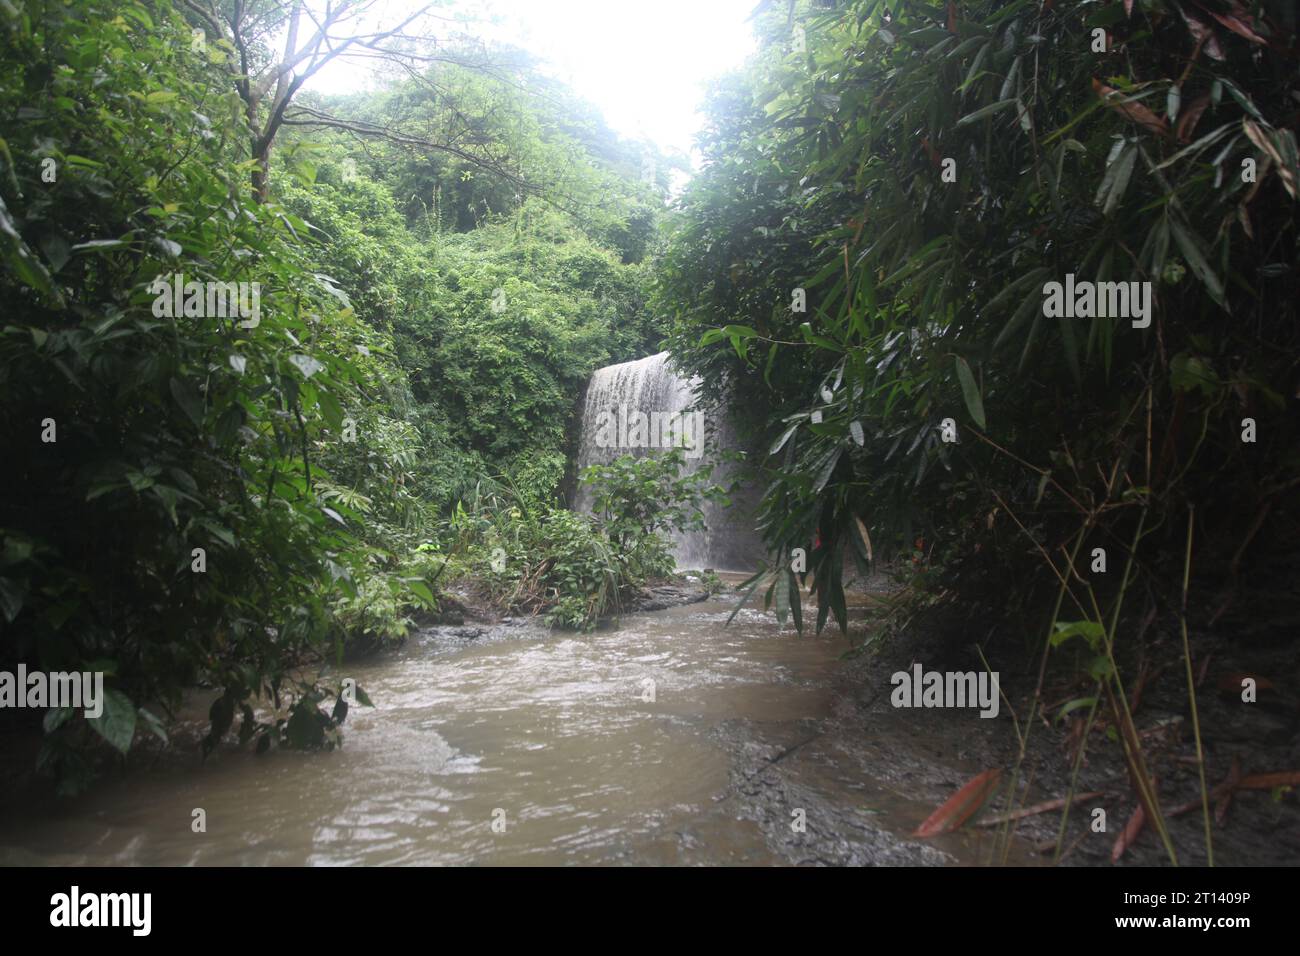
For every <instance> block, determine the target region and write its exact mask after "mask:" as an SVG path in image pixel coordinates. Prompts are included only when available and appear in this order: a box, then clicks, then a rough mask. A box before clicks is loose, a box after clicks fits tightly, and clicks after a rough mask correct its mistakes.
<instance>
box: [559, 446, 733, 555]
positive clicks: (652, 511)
mask: <svg viewBox="0 0 1300 956" xmlns="http://www.w3.org/2000/svg"><path fill="white" fill-rule="evenodd" d="M685 462H686V456H685V452H684V451H682V449H680V448H675V449H673V450H672V451H670V452H669V453H668V454H666V455H650V456H646V457H644V458H633V457H631V456H630V455H621V456H619V457H618V458H616V459H614V461H612V462H610V463H609V464H607V465H592V466H591V467H589V468H587V469H586V471H584V472H583V474H582V475H581V480H582V481H583V482H585V483H587V484H590V485H592V486H593V488H594V497H593V499H592V510H593V511H594V512H595V514H596V515H598V516H599V518H600V522H601V526H602V527H603V529H604V531H605V533H606V534H607V535H608V536H609V538H610V540H611V541H612V542H613V543H614V545H615V546H616V547H617V549H618V551H619V553H620V555H622V556H623V560H624V561H626V562H627V565H628V572H629V574H630V575H631V576H632V577H634V578H637V579H640V580H644V579H645V578H653V577H663V576H664V575H666V574H670V573H671V572H672V570H673V568H674V564H673V560H672V556H671V554H669V551H668V541H667V540H666V539H665V537H664V536H663V532H667V531H679V532H681V531H702V530H704V512H703V510H702V508H701V505H702V503H703V502H704V501H706V500H710V499H712V500H720V501H723V502H724V503H725V501H726V492H725V490H724V489H722V488H721V487H718V486H716V485H709V484H708V481H709V476H710V474H711V471H712V469H711V468H707V467H706V468H701V469H698V470H694V471H689V472H687V473H686V474H682V473H681V471H682V467H683V465H684V464H685Z"/></svg>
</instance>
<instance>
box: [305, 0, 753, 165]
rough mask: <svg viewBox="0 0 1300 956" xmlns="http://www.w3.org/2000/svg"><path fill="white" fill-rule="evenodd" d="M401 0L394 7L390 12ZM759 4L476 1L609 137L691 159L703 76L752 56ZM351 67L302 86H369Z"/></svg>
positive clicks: (334, 68)
mask: <svg viewBox="0 0 1300 956" xmlns="http://www.w3.org/2000/svg"><path fill="white" fill-rule="evenodd" d="M402 2H403V0H394V7H397V6H399V5H401V4H402ZM757 2H758V0H477V2H476V5H477V6H479V7H482V8H484V9H486V11H487V12H488V13H489V14H490V15H492V16H493V17H494V19H495V26H493V27H492V28H491V29H490V30H489V31H488V32H489V33H490V34H491V36H492V38H493V39H499V40H503V41H509V42H512V43H514V44H516V45H518V46H521V47H523V48H524V49H527V50H530V51H531V52H533V53H535V54H537V55H538V56H541V57H543V58H544V59H545V60H546V61H547V62H548V63H549V65H550V70H551V72H552V74H553V75H555V76H556V77H558V78H559V79H561V80H564V81H565V82H566V83H568V84H569V85H570V86H571V87H572V88H573V89H574V90H576V91H577V92H578V93H579V94H580V95H581V96H583V97H584V98H585V99H588V100H590V101H591V102H592V103H594V104H595V105H596V106H597V107H598V108H599V109H600V110H601V112H603V113H604V115H605V119H606V120H607V121H608V122H609V124H610V126H612V127H613V128H614V129H615V130H617V131H618V132H619V133H620V134H622V135H623V136H626V137H628V138H631V139H648V140H651V141H653V142H655V143H657V144H658V145H659V146H660V147H661V148H663V149H665V150H674V149H675V150H679V151H681V152H682V153H689V151H690V148H691V142H692V140H693V138H694V135H695V132H696V131H697V130H698V129H699V127H700V124H701V117H700V115H699V113H698V112H697V107H698V106H699V105H700V103H701V101H702V97H703V93H704V86H705V83H706V81H707V80H708V79H710V78H711V77H714V76H717V75H719V74H722V73H725V72H727V71H728V70H731V69H734V68H735V67H737V66H739V65H740V64H741V63H743V62H744V60H745V57H746V56H748V55H749V54H750V53H751V52H752V51H753V49H754V39H753V35H752V33H751V31H750V24H748V23H747V22H745V21H746V18H747V17H748V16H749V14H750V12H751V11H752V10H753V8H754V6H755V5H756V4H757ZM360 69H364V68H363V67H359V66H357V65H356V64H351V65H346V64H332V65H331V66H330V67H329V68H326V69H325V70H322V71H321V72H320V73H319V74H318V75H317V76H316V77H314V78H313V82H312V83H310V84H309V88H312V89H317V90H321V91H323V92H343V91H348V90H355V89H357V88H358V86H361V85H369V82H368V80H365V79H363V78H362V77H361V76H359V75H358V70H360Z"/></svg>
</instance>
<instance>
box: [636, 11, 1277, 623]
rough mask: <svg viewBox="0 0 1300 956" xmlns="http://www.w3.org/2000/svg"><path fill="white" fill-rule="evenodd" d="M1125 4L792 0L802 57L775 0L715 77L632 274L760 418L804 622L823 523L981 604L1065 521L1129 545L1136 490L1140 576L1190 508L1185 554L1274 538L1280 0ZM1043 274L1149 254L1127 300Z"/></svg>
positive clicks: (699, 360)
mask: <svg viewBox="0 0 1300 956" xmlns="http://www.w3.org/2000/svg"><path fill="white" fill-rule="evenodd" d="M1125 6H1126V5H1124V4H1120V3H1111V4H1106V5H1099V4H1090V3H1077V2H1058V3H1055V4H1053V5H1051V6H1050V7H1047V8H1043V7H1041V6H1040V5H1038V4H1027V3H1010V4H1008V3H1001V2H975V3H964V4H961V5H949V6H948V7H943V6H940V5H927V4H922V3H905V4H902V5H894V4H891V5H889V12H886V9H885V6H884V5H883V4H881V3H879V2H875V0H856V2H851V3H848V4H843V5H840V6H839V7H838V8H837V9H835V10H824V9H822V8H820V7H819V6H816V5H805V4H799V5H797V6H796V7H795V16H796V18H797V19H798V21H799V22H800V23H801V25H802V26H803V27H804V29H805V32H806V36H807V52H806V53H805V54H802V55H800V54H794V53H791V52H789V44H788V42H787V41H788V37H789V20H788V13H789V11H788V10H787V7H786V5H784V4H782V5H779V8H780V9H779V10H777V9H776V8H775V7H773V8H772V9H771V10H770V11H766V12H763V13H762V14H761V15H760V17H759V24H760V29H761V30H763V31H765V33H766V36H767V42H766V45H765V48H764V51H763V52H762V54H761V55H760V57H759V58H758V60H757V62H756V63H755V65H754V67H753V68H752V69H751V70H750V71H749V72H748V73H747V74H746V75H744V76H742V77H737V78H732V79H730V80H727V81H725V82H724V83H723V84H721V85H720V86H719V87H718V88H717V90H716V91H715V93H714V98H713V106H712V110H711V126H710V129H709V134H708V136H707V137H706V140H705V143H704V148H705V152H706V165H705V169H704V171H703V173H702V174H701V176H700V177H698V179H697V180H696V181H694V182H693V183H692V184H691V186H690V188H689V189H688V190H687V192H686V194H685V196H684V197H683V199H682V201H681V204H680V206H681V208H680V210H679V213H678V214H677V216H676V217H675V221H674V223H673V225H672V230H671V231H672V235H671V242H670V245H669V248H668V250H667V251H666V252H665V255H664V258H663V262H662V268H661V270H660V273H659V281H660V286H659V290H658V292H657V296H656V299H655V302H654V304H655V307H656V309H657V310H658V311H662V312H664V313H666V314H669V315H671V317H672V320H673V323H674V327H673V331H672V334H671V341H672V350H673V351H674V354H675V355H676V357H677V359H678V361H679V363H680V364H681V365H682V366H683V367H685V368H687V369H688V370H690V371H692V372H695V373H697V374H699V375H701V376H702V377H703V378H704V380H705V383H706V388H707V389H709V390H710V391H711V392H712V393H714V394H721V393H722V389H723V386H724V383H725V384H727V385H728V386H729V387H731V388H734V389H736V390H737V391H736V394H737V395H738V401H737V404H738V405H739V406H740V407H741V409H742V410H746V411H750V412H752V416H751V417H752V420H753V425H754V427H756V428H758V429H760V430H761V431H762V432H764V433H765V434H766V435H768V436H769V438H768V440H769V442H770V443H771V449H772V452H773V457H772V464H773V467H774V469H775V475H774V477H775V481H774V483H773V485H772V487H771V489H770V490H769V492H768V494H767V496H766V499H765V505H764V512H763V516H764V523H765V524H764V527H765V534H766V536H767V540H768V542H769V544H770V545H771V547H772V550H773V552H774V554H775V555H776V557H777V562H778V563H777V565H776V566H777V567H788V560H789V551H790V550H791V549H793V548H795V547H802V548H808V547H809V545H810V543H811V544H812V545H813V548H812V551H811V552H810V560H809V573H810V574H811V575H812V577H813V579H814V580H815V582H816V589H817V592H818V600H819V605H820V607H821V619H820V620H819V622H818V625H819V626H821V624H822V623H823V622H824V620H825V617H826V613H827V609H828V608H829V609H830V611H831V612H832V613H834V614H835V616H836V618H837V620H839V621H840V623H841V625H843V624H844V613H843V604H842V600H841V599H840V596H839V595H838V594H837V593H836V590H837V589H838V588H839V579H840V572H841V567H840V562H841V561H842V560H843V555H844V552H845V549H846V548H848V549H850V553H851V554H852V555H853V556H854V558H855V559H856V560H857V561H859V562H861V563H862V565H863V567H864V568H865V565H866V564H867V563H868V561H869V560H870V559H872V558H876V559H879V558H882V557H883V558H888V557H890V556H891V555H893V554H896V553H898V552H899V551H900V550H901V549H905V548H906V547H908V546H909V544H910V543H911V542H912V541H913V540H914V539H915V538H916V537H918V536H922V537H924V538H926V539H927V540H931V541H935V542H938V544H937V545H936V546H935V550H934V551H933V552H932V554H931V555H930V558H931V560H932V561H933V564H934V573H933V576H932V580H931V583H932V584H933V585H934V586H936V587H938V588H943V589H945V593H946V594H947V596H948V598H949V599H953V600H956V599H961V600H963V601H965V602H967V606H968V607H970V608H971V613H976V609H978V608H983V609H984V610H987V611H988V612H990V613H993V614H997V615H1001V614H1004V613H1006V612H1007V611H1008V610H1012V611H1014V610H1016V609H1017V608H1020V607H1024V608H1027V609H1040V608H1041V607H1042V606H1043V603H1044V601H1045V600H1047V599H1049V598H1050V597H1051V596H1052V595H1053V594H1054V593H1055V580H1054V577H1053V575H1051V574H1050V573H1047V574H1035V573H1030V568H1029V565H1030V563H1036V562H1038V561H1039V560H1040V556H1039V552H1038V550H1037V548H1036V547H1035V545H1041V546H1042V547H1044V548H1047V549H1055V548H1056V546H1057V545H1058V544H1059V542H1060V541H1062V540H1064V539H1067V538H1068V537H1069V536H1070V535H1072V534H1073V533H1075V532H1077V531H1078V529H1079V528H1080V527H1085V528H1086V530H1087V534H1088V536H1089V540H1093V539H1095V540H1096V541H1097V543H1106V542H1110V543H1111V544H1112V546H1114V547H1117V548H1122V545H1120V544H1118V543H1119V542H1125V543H1126V542H1129V541H1132V540H1133V529H1134V528H1135V527H1137V526H1138V522H1139V516H1141V515H1145V516H1147V520H1146V523H1145V525H1144V526H1143V532H1144V536H1146V537H1150V538H1151V539H1152V540H1150V541H1149V542H1147V543H1146V544H1145V550H1146V553H1147V554H1148V555H1149V556H1150V561H1149V562H1144V565H1143V568H1144V570H1146V571H1150V572H1156V573H1158V572H1160V571H1161V570H1162V568H1163V567H1164V565H1170V566H1172V565H1173V564H1174V561H1173V558H1169V559H1168V561H1166V560H1165V559H1163V558H1161V557H1159V556H1161V555H1165V556H1169V555H1177V554H1178V553H1179V544H1180V542H1179V541H1178V540H1177V539H1178V535H1177V532H1176V531H1172V530H1171V529H1175V528H1178V527H1180V525H1181V520H1179V519H1178V516H1179V515H1180V514H1185V512H1186V509H1187V508H1188V507H1190V506H1200V507H1197V510H1196V514H1197V517H1198V520H1199V521H1200V522H1202V524H1203V526H1204V535H1203V536H1199V533H1198V540H1199V541H1200V542H1201V549H1202V555H1201V558H1200V560H1201V561H1204V562H1206V563H1209V564H1213V563H1216V562H1217V563H1221V564H1223V565H1227V566H1228V567H1229V568H1230V569H1231V571H1232V572H1233V573H1234V574H1235V573H1236V572H1237V571H1238V570H1239V569H1240V567H1241V560H1242V556H1243V554H1244V553H1245V552H1246V551H1247V549H1249V550H1250V552H1251V554H1252V556H1253V557H1254V558H1255V560H1256V562H1263V561H1264V560H1266V558H1267V555H1268V554H1269V552H1270V550H1272V551H1274V552H1276V551H1277V550H1278V549H1284V548H1286V547H1288V545H1287V538H1288V537H1289V535H1288V534H1287V532H1285V531H1284V530H1283V529H1282V528H1280V527H1279V528H1276V529H1261V528H1260V526H1259V525H1258V520H1257V519H1258V516H1259V515H1261V514H1265V513H1268V512H1269V510H1270V509H1271V508H1272V507H1273V506H1274V505H1275V504H1276V503H1278V502H1280V500H1281V499H1282V496H1283V495H1284V493H1285V492H1286V489H1287V488H1289V487H1291V486H1292V485H1293V484H1294V481H1293V476H1294V475H1295V473H1296V470H1297V467H1298V466H1300V457H1298V455H1300V453H1298V452H1297V451H1296V448H1297V443H1296V438H1297V437H1298V436H1297V431H1296V426H1295V417H1294V415H1288V414H1287V411H1288V406H1289V405H1290V402H1291V401H1292V399H1291V397H1290V396H1291V394H1292V392H1293V387H1292V385H1293V383H1292V378H1293V376H1294V365H1293V356H1294V354H1295V353H1296V349H1297V345H1300V342H1297V323H1296V314H1295V303H1296V301H1297V294H1296V293H1297V285H1296V282H1297V266H1298V265H1300V263H1298V262H1297V247H1296V185H1297V178H1296V177H1297V168H1296V159H1295V155H1296V154H1295V148H1294V142H1295V117H1296V114H1295V109H1294V103H1295V97H1296V96H1297V94H1300V86H1298V82H1300V81H1298V79H1297V74H1296V72H1295V69H1294V60H1293V58H1292V57H1291V56H1290V54H1289V53H1286V52H1285V51H1286V50H1287V49H1289V44H1291V43H1292V42H1293V38H1294V31H1295V11H1294V8H1293V6H1292V5H1289V4H1285V3H1273V2H1265V3H1261V4H1256V5H1255V7H1254V9H1253V15H1252V13H1247V12H1245V10H1244V8H1242V9H1237V8H1236V7H1234V10H1236V12H1234V13H1231V14H1229V15H1227V20H1226V21H1225V20H1222V19H1221V20H1219V21H1212V20H1211V19H1210V18H1209V17H1208V16H1204V15H1203V14H1202V13H1201V12H1199V10H1198V9H1192V8H1191V7H1189V6H1188V5H1186V4H1184V5H1181V6H1180V5H1179V4H1176V3H1173V2H1160V0H1152V2H1148V3H1141V4H1135V5H1133V12H1132V15H1131V16H1128V15H1126V13H1125ZM1202 21H1204V22H1202ZM1228 21H1231V22H1232V23H1235V24H1237V26H1238V27H1240V29H1237V28H1234V29H1224V28H1223V26H1222V25H1223V24H1224V23H1226V22H1228ZM1095 28H1104V30H1105V31H1107V33H1108V35H1109V37H1110V39H1109V43H1110V46H1109V48H1108V51H1107V52H1105V53H1094V52H1092V50H1091V43H1092V36H1093V34H1092V31H1093V30H1094V29H1095ZM1206 31H1208V33H1209V35H1210V36H1212V37H1213V43H1210V42H1208V41H1207V42H1205V43H1203V44H1198V41H1197V39H1196V34H1197V33H1204V32H1206ZM1248 159H1249V160H1253V161H1254V162H1255V163H1256V165H1257V169H1258V175H1257V178H1256V181H1255V182H1253V183H1252V182H1248V181H1243V175H1242V170H1243V161H1244V160H1248ZM945 160H951V161H953V164H948V163H945ZM945 169H952V170H953V171H954V172H955V179H954V181H945V177H944V172H945ZM949 178H953V177H949ZM1067 274H1073V275H1075V276H1076V277H1077V278H1078V279H1080V280H1084V279H1086V280H1089V281H1095V282H1106V281H1126V282H1128V281H1145V282H1150V283H1151V284H1152V289H1153V300H1154V307H1153V315H1152V322H1151V327H1150V328H1149V329H1146V330H1142V329H1138V328H1134V327H1132V324H1131V322H1130V321H1129V319H1128V318H1118V317H1114V316H1111V317H1103V318H1091V319H1089V318H1082V319H1056V318H1049V317H1047V316H1046V315H1045V314H1044V309H1043V308H1042V305H1043V295H1044V284H1045V283H1046V282H1049V281H1058V282H1060V281H1064V279H1065V276H1066V275H1067ZM797 288H798V289H803V290H804V291H805V293H806V295H807V312H806V313H799V312H794V311H792V302H793V294H794V290H795V289H797ZM1246 417H1251V418H1254V419H1255V420H1256V421H1257V423H1258V434H1259V438H1258V441H1257V442H1256V443H1255V444H1246V443H1243V442H1242V441H1241V427H1242V426H1241V422H1242V419H1243V418H1246ZM948 418H951V419H953V420H954V423H955V424H956V426H957V432H956V435H957V441H956V442H951V443H950V442H945V441H944V440H943V430H942V423H943V421H944V419H948ZM1261 509H1262V510H1261ZM858 520H861V521H863V522H864V525H863V530H862V531H861V532H860V531H859V530H858V527H857V521H858ZM868 525H869V535H870V538H869V539H868V537H867V534H868V528H867V526H868ZM1243 528H1252V530H1250V531H1249V533H1246V534H1245V536H1244V537H1243ZM1257 532H1258V536H1257ZM1171 534H1172V535H1173V537H1170V535H1171ZM1026 535H1028V538H1029V539H1030V540H1026ZM1057 557H1058V558H1059V555H1058V556H1057ZM1116 577H1118V575H1116ZM779 578H780V580H779V581H777V580H776V579H773V583H774V584H775V585H776V586H777V588H778V592H785V596H786V597H787V598H788V599H789V600H791V601H793V600H796V599H797V582H796V580H795V577H794V575H785V574H784V573H782V574H781V575H779ZM1098 587H1099V588H1100V589H1101V590H1102V591H1103V592H1106V591H1113V590H1114V584H1113V583H1112V584H1110V585H1109V586H1108V585H1107V584H1106V582H1105V581H1104V579H1103V580H1101V581H1099V583H1098ZM777 596H778V607H779V606H780V603H781V602H780V600H779V599H780V598H781V594H780V593H778V595H777ZM995 602H996V603H995Z"/></svg>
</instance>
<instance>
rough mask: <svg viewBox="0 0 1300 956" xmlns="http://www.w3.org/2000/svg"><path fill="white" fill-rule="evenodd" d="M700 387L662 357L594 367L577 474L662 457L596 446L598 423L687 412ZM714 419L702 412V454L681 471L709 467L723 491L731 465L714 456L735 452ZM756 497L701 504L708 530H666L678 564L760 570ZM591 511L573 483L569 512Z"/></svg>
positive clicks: (588, 497) (585, 490)
mask: <svg viewBox="0 0 1300 956" xmlns="http://www.w3.org/2000/svg"><path fill="white" fill-rule="evenodd" d="M697 387H698V380H697V379H687V378H685V377H683V376H682V375H680V374H679V373H678V372H677V371H676V370H675V369H674V368H673V366H672V363H671V361H670V357H669V354H668V353H667V352H660V353H658V354H657V355H650V356H647V357H646V358H643V359H637V360H636V361H634V362H623V363H621V364H619V365H607V366H605V367H604V368H601V369H597V370H596V371H595V372H594V373H592V376H591V381H590V382H589V383H588V385H587V394H586V399H585V402H584V405H583V410H582V432H581V437H580V439H579V444H578V460H577V471H578V473H579V474H581V473H582V470H583V469H585V468H587V467H588V466H590V465H595V464H607V463H608V462H611V461H613V460H614V459H615V458H617V457H619V456H620V455H631V456H633V457H636V458H642V457H645V456H647V455H659V454H664V453H665V451H666V450H661V449H658V448H644V447H643V448H618V447H604V448H602V447H600V442H599V440H598V435H599V433H600V423H601V420H602V417H607V416H618V415H619V414H620V412H621V409H626V410H627V412H626V413H624V414H630V413H631V412H633V411H638V412H641V413H643V414H644V415H645V416H646V417H647V419H648V418H650V417H651V416H654V415H660V416H669V415H672V414H674V413H680V412H687V411H688V410H689V409H691V406H692V405H693V404H694V402H695V399H696V389H697ZM717 417H718V416H716V415H712V414H710V413H708V412H707V411H705V412H702V413H701V418H702V421H703V424H704V430H705V434H706V435H707V443H706V444H705V447H704V450H703V454H701V455H700V456H699V457H694V458H692V457H688V458H687V460H686V469H687V471H695V470H697V469H699V468H701V467H703V466H705V465H713V474H712V478H711V481H712V482H713V483H715V484H721V485H726V484H728V483H729V482H730V481H731V479H732V477H733V475H734V473H735V466H733V465H731V464H730V463H728V462H720V461H719V460H718V455H717V451H718V449H719V448H723V449H729V450H734V449H735V439H734V430H733V428H732V426H731V424H730V422H728V421H726V418H725V416H722V419H723V420H721V421H715V420H714V419H716V418H717ZM606 434H608V432H607V433H606ZM688 434H689V433H688ZM696 440H703V439H702V438H697V439H696ZM754 499H755V496H754V494H753V492H752V490H748V489H742V490H741V491H738V492H737V493H736V494H735V495H733V496H732V500H733V504H732V506H731V507H724V506H721V505H717V504H714V503H712V502H706V503H705V504H704V507H703V511H704V522H705V526H706V530H704V531H691V532H685V533H682V532H671V537H672V543H673V557H674V558H675V559H676V560H677V566H678V567H679V568H683V569H685V568H694V569H703V568H712V569H714V570H717V571H745V572H748V571H750V570H753V569H755V568H757V567H758V563H759V562H760V561H761V560H762V559H763V556H764V554H763V545H762V541H761V540H760V538H759V536H758V534H757V532H756V531H755V530H754V527H753V507H754V504H755V500H754ZM591 506H592V492H591V488H590V487H589V486H587V485H584V484H583V483H582V482H578V484H577V487H576V489H575V492H574V501H573V507H574V509H575V510H577V511H587V512H589V511H591Z"/></svg>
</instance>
